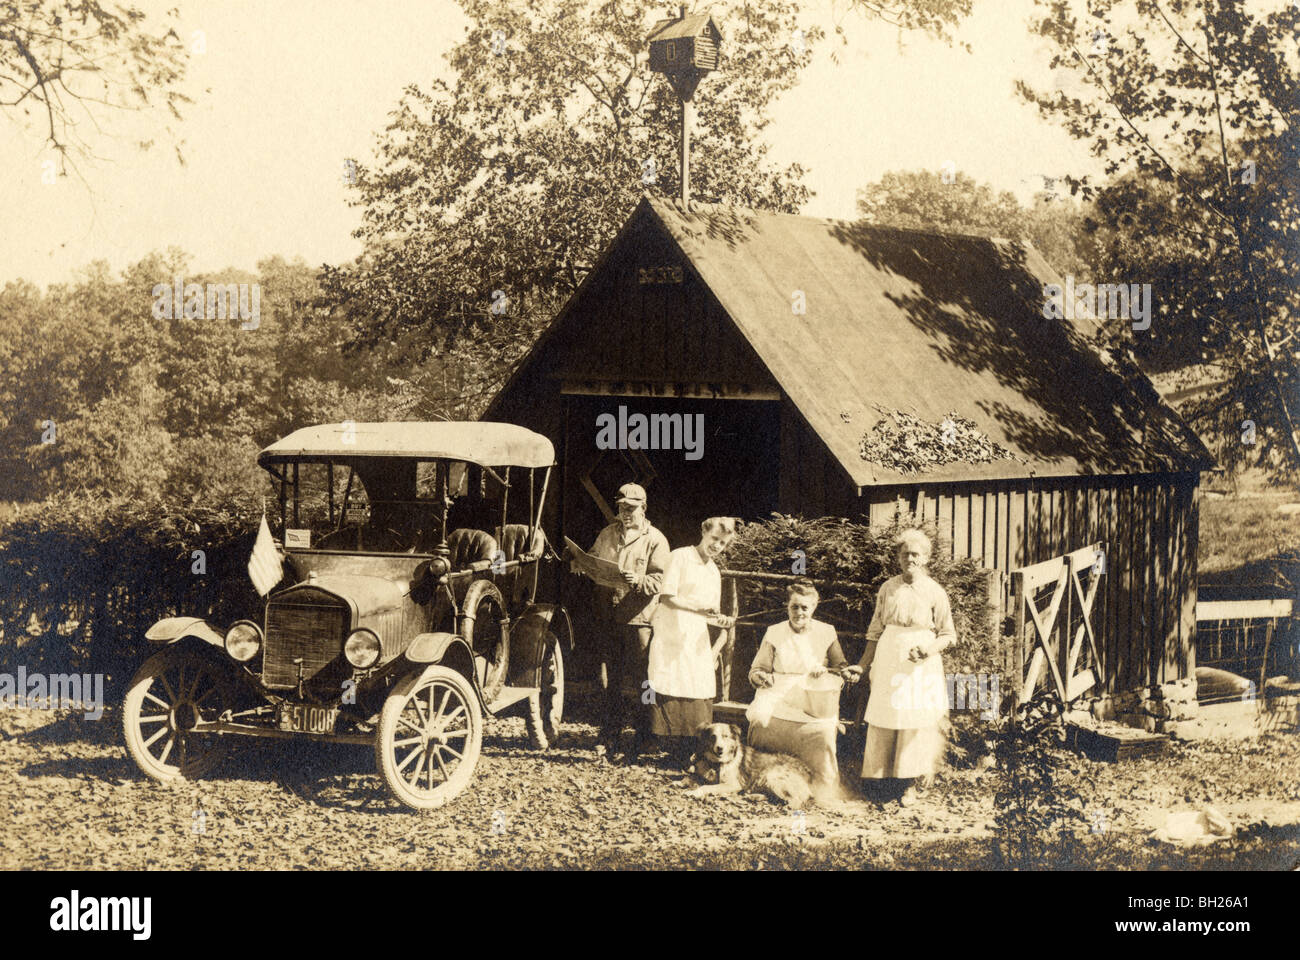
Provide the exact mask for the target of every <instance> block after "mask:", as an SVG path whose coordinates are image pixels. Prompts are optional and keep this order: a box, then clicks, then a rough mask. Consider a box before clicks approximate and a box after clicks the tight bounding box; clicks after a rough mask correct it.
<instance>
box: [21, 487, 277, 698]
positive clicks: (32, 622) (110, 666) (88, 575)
mask: <svg viewBox="0 0 1300 960" xmlns="http://www.w3.org/2000/svg"><path fill="white" fill-rule="evenodd" d="M260 516H261V500H260V498H259V497H256V496H254V497H246V498H244V499H242V500H241V499H231V500H228V501H226V502H225V503H222V504H220V505H215V506H214V505H208V506H204V507H191V508H186V509H179V508H176V507H167V506H164V505H163V504H162V503H160V502H139V501H133V500H126V499H107V498H96V497H88V496H84V495H80V496H63V497H60V498H57V499H51V500H45V501H42V502H39V503H29V504H23V505H21V506H18V507H17V508H15V509H14V510H13V512H12V513H11V514H10V515H9V516H8V517H7V518H6V519H5V522H4V524H3V527H0V650H3V655H2V659H3V662H4V664H5V665H6V669H8V670H14V669H16V668H17V667H18V666H19V665H22V666H25V667H26V669H27V670H28V671H29V672H31V671H38V670H39V671H43V672H47V673H48V672H64V671H69V670H76V671H79V672H102V673H105V674H107V675H108V676H109V678H110V684H109V685H110V686H111V687H113V688H114V690H115V691H120V689H121V686H120V685H121V684H124V683H125V682H126V681H127V680H128V679H129V678H130V674H131V673H132V672H133V671H134V669H135V666H136V665H138V663H139V662H140V661H141V660H142V659H143V658H144V656H145V655H146V654H147V651H148V649H149V645H148V643H147V641H145V639H144V632H145V630H147V629H148V628H149V626H151V625H152V624H153V623H154V622H155V621H157V620H159V619H161V618H162V617H166V616H181V615H186V616H198V617H205V618H210V619H212V620H213V621H214V622H215V623H217V624H218V625H219V626H222V627H224V626H225V625H226V624H227V623H228V622H230V621H231V620H234V619H237V618H238V617H240V616H247V615H249V614H250V613H253V614H255V613H256V611H257V610H258V609H259V604H258V597H257V594H256V592H255V591H254V590H253V587H252V584H251V582H250V581H249V578H248V572H247V563H248V557H249V554H250V553H251V552H252V544H253V539H254V537H255V536H256V532H257V523H258V520H259V519H260ZM195 551H202V564H201V572H195V571H196V569H197V568H198V565H199V558H197V557H196V556H195V554H194V552H195Z"/></svg>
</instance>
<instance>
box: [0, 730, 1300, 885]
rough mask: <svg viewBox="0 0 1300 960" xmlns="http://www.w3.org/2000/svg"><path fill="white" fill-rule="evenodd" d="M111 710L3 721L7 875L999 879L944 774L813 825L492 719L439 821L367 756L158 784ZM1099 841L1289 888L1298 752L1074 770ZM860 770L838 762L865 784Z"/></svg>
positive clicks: (808, 819) (305, 749)
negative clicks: (988, 871)
mask: <svg viewBox="0 0 1300 960" xmlns="http://www.w3.org/2000/svg"><path fill="white" fill-rule="evenodd" d="M118 723H119V721H118V716H117V714H116V712H106V713H105V715H104V717H103V718H102V719H101V720H100V721H98V722H88V721H83V720H81V719H80V718H79V717H77V716H75V715H70V714H66V713H48V712H41V711H28V710H11V711H5V712H3V713H0V734H2V735H3V737H2V739H0V769H3V771H4V775H3V777H0V867H5V868H9V869H14V868H18V869H78V870H82V869H85V870H117V869H205V870H213V869H220V870H253V869H329V870H345V869H352V870H355V869H375V868H398V869H411V868H464V869H495V868H579V869H581V868H593V867H621V868H643V869H644V868H655V867H667V868H690V867H711V868H746V869H753V868H760V869H761V868H781V867H809V868H819V867H835V868H846V869H858V868H875V869H880V868H920V869H924V868H927V867H938V866H944V867H976V868H978V867H983V866H988V865H989V863H990V861H989V859H988V857H989V849H990V837H991V830H992V825H993V814H994V809H993V793H994V790H995V789H996V782H995V774H994V772H993V771H990V770H983V769H977V770H950V771H947V772H946V773H944V774H941V775H940V777H939V778H938V780H937V781H936V784H935V786H934V788H933V789H932V790H931V791H930V792H929V793H928V794H927V795H926V796H925V797H924V798H923V799H922V801H921V803H920V804H918V805H917V806H916V807H914V808H912V809H910V810H907V811H903V810H902V809H901V808H899V807H898V805H897V804H896V803H895V804H890V805H887V806H885V807H884V808H883V809H882V808H880V807H878V806H876V805H874V804H871V803H869V802H867V801H865V800H862V799H860V798H853V799H849V800H847V801H845V802H844V803H843V804H841V805H840V806H838V807H834V808H824V807H823V808H816V807H814V808H812V809H809V810H808V811H806V812H804V813H803V814H802V815H799V814H795V813H792V812H790V811H788V810H785V809H784V808H781V807H778V806H776V805H774V804H772V803H770V802H768V801H767V800H766V799H763V798H760V797H748V796H745V797H710V798H701V797H693V796H688V795H687V794H686V793H685V792H684V791H681V790H678V789H675V788H674V787H673V780H674V779H676V775H675V774H674V773H673V772H672V771H671V770H669V769H668V767H667V763H666V761H664V762H663V764H662V765H661V766H655V765H653V764H652V765H648V766H638V767H632V768H624V767H611V766H609V765H607V764H605V763H604V762H603V761H600V760H598V759H597V758H596V755H595V753H594V750H593V747H594V743H595V728H594V727H592V726H589V725H586V724H580V723H578V724H567V725H566V728H565V737H564V739H563V740H562V741H561V744H560V746H559V747H558V748H556V749H554V750H551V751H549V752H547V753H544V754H542V753H537V752H534V751H532V750H530V749H529V748H528V746H527V743H526V740H525V737H524V729H523V722H522V721H521V720H514V719H509V720H499V721H493V722H491V723H490V724H489V726H488V732H487V736H485V738H484V747H483V756H482V759H481V760H480V762H479V767H478V771H477V774H476V777H475V781H474V783H473V784H472V785H471V787H470V788H469V789H468V790H467V791H466V792H465V793H464V794H462V795H461V796H460V797H459V798H457V800H456V801H455V802H454V803H452V804H451V805H449V806H448V807H445V808H443V809H441V810H436V811H430V812H427V813H415V812H410V811H408V810H406V809H405V808H403V807H401V806H399V805H398V804H397V803H396V802H394V801H393V800H391V799H389V797H388V796H387V794H386V792H385V791H384V788H383V785H382V783H381V781H380V778H379V776H378V775H377V774H376V773H375V771H374V767H373V754H372V753H371V751H370V750H369V749H368V748H363V747H351V746H333V745H314V744H300V743H290V742H286V741H273V740H244V739H240V740H237V741H236V743H235V746H236V747H238V748H240V749H239V752H238V753H236V754H235V758H234V759H233V760H231V761H228V762H227V763H226V764H225V765H224V766H223V767H222V769H221V770H220V771H218V772H217V773H216V774H214V776H213V777H212V779H209V780H205V781H202V782H200V783H185V784H180V785H174V786H173V785H161V784H157V783H154V782H153V781H151V780H148V779H146V778H145V777H144V776H143V775H142V774H141V773H139V771H137V769H136V768H135V766H134V764H133V763H132V762H131V761H130V759H129V758H128V757H127V754H126V749H125V747H124V746H123V745H122V742H121V732H120V727H119V725H118ZM1078 762H1079V769H1080V777H1081V783H1082V784H1083V785H1084V787H1085V792H1086V795H1088V796H1092V797H1095V798H1097V799H1096V800H1095V801H1094V802H1093V804H1092V808H1093V809H1096V810H1098V811H1100V814H1099V817H1100V820H1099V822H1100V823H1102V824H1103V825H1104V830H1103V831H1102V832H1101V833H1100V834H1099V835H1097V836H1089V837H1086V838H1085V843H1086V845H1087V849H1088V851H1089V852H1088V862H1087V864H1086V866H1099V867H1103V868H1126V867H1132V868H1138V869H1149V868H1167V867H1187V866H1190V867H1211V868H1213V867H1224V868H1233V867H1235V868H1238V869H1242V868H1245V869H1280V868H1286V869H1290V868H1293V867H1295V866H1296V865H1297V864H1298V863H1300V738H1298V737H1296V736H1295V735H1291V734H1282V735H1269V736H1267V737H1263V738H1260V739H1259V740H1256V741H1245V742H1241V741H1237V742H1224V741H1220V742H1215V741H1207V742H1203V743H1200V744H1195V745H1186V746H1180V745H1174V746H1172V747H1171V749H1170V751H1169V752H1168V753H1167V754H1166V756H1164V757H1162V758H1155V759H1146V760H1136V761H1127V762H1125V763H1122V764H1105V763H1094V762H1092V761H1088V760H1084V759H1080V760H1079V761H1078ZM852 764H853V758H851V757H845V758H844V769H845V771H846V772H850V771H851V767H852ZM1205 802H1211V803H1214V804H1215V805H1216V806H1217V807H1218V808H1219V809H1220V810H1222V811H1223V812H1224V813H1225V814H1227V815H1228V817H1229V819H1231V820H1232V821H1233V823H1234V824H1235V825H1237V826H1238V828H1239V830H1240V834H1239V837H1238V839H1237V840H1234V841H1231V842H1223V843H1218V844H1215V845H1213V846H1211V847H1205V848H1199V849H1192V850H1180V849H1175V848H1173V847H1171V846H1170V845H1168V844H1163V843H1159V842H1157V841H1155V840H1153V839H1150V833H1151V831H1152V830H1153V829H1154V828H1155V827H1157V826H1159V825H1160V823H1161V822H1163V816H1164V815H1165V813H1166V812H1167V811H1170V810H1174V809H1187V808H1189V807H1192V806H1197V805H1200V804H1203V803H1205Z"/></svg>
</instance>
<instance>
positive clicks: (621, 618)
mask: <svg viewBox="0 0 1300 960" xmlns="http://www.w3.org/2000/svg"><path fill="white" fill-rule="evenodd" d="M645 501H646V497H645V488H644V487H642V486H641V485H640V484H636V483H625V484H623V486H621V487H619V488H618V497H617V498H616V499H615V501H614V502H615V503H616V504H617V505H618V519H617V520H615V521H614V522H613V523H611V524H610V525H609V526H607V527H606V528H605V529H604V530H602V531H600V534H599V536H597V537H596V543H595V545H594V546H593V547H592V548H591V553H592V555H593V556H597V557H600V558H601V559H603V560H611V561H613V562H615V563H617V564H618V568H619V571H620V572H621V573H622V574H623V579H624V581H626V585H625V586H618V587H612V588H611V587H604V586H600V585H599V584H597V586H596V614H597V617H598V619H599V621H600V632H601V642H602V643H603V644H604V647H603V649H602V650H601V661H602V662H603V663H604V665H605V671H606V681H607V686H606V688H605V709H604V717H603V720H602V723H601V730H600V743H601V745H602V746H603V747H604V748H605V751H606V752H607V754H609V755H610V757H611V759H612V755H613V752H614V750H615V748H616V747H617V745H618V738H619V737H620V736H621V735H622V733H623V727H624V725H625V724H626V723H627V719H628V717H627V712H628V706H629V704H628V700H627V696H626V694H625V691H624V687H627V688H629V689H630V690H631V691H632V694H633V697H634V700H633V704H634V706H633V707H632V729H633V739H632V748H631V749H630V750H629V751H628V752H627V754H626V755H625V757H624V762H626V763H632V762H634V761H635V760H636V759H637V757H638V756H640V753H641V750H642V749H643V748H644V746H645V742H646V736H647V733H648V729H649V710H648V709H646V707H645V706H643V705H642V702H641V698H642V693H643V688H644V687H645V684H646V674H647V662H648V657H649V651H650V618H651V616H653V614H654V611H655V606H656V604H657V603H658V593H659V588H660V586H661V585H662V584H663V578H664V569H665V568H666V566H667V564H668V552H669V551H668V541H667V539H665V537H664V535H663V534H662V533H660V532H659V531H658V530H656V529H655V528H654V527H653V526H651V525H650V521H648V520H647V519H646V516H645Z"/></svg>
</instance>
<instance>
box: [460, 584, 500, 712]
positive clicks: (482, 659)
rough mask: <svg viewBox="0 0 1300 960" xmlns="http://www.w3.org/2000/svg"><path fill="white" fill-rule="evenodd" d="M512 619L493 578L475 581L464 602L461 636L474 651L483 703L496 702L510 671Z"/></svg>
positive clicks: (461, 617) (461, 616)
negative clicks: (507, 613) (507, 612)
mask: <svg viewBox="0 0 1300 960" xmlns="http://www.w3.org/2000/svg"><path fill="white" fill-rule="evenodd" d="M509 624H510V620H509V618H508V617H507V615H506V604H505V599H504V598H503V597H502V596H501V591H500V590H499V589H497V585H496V584H495V583H493V582H492V581H491V580H475V581H474V582H473V583H471V584H470V585H469V589H468V590H466V591H465V600H464V602H462V603H461V615H460V635H461V636H462V637H464V638H465V642H466V643H468V644H469V648H470V650H472V651H473V652H474V670H475V672H476V674H477V679H478V685H479V689H480V690H482V691H483V702H484V703H487V704H491V703H493V702H494V701H495V700H496V698H497V697H498V696H499V695H500V694H501V689H502V688H503V687H504V686H505V685H506V676H507V674H508V673H509V672H510V626H509Z"/></svg>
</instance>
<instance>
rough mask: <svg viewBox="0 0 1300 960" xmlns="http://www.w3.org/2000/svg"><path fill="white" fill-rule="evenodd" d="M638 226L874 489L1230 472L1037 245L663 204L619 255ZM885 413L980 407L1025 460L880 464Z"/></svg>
mask: <svg viewBox="0 0 1300 960" xmlns="http://www.w3.org/2000/svg"><path fill="white" fill-rule="evenodd" d="M638 218H649V219H650V221H651V222H652V223H654V224H656V225H657V226H658V228H659V229H661V230H662V231H663V232H664V233H665V234H666V235H667V236H669V237H670V238H671V239H672V240H673V241H674V242H675V243H676V245H677V246H678V247H679V248H680V249H681V251H682V254H683V256H684V259H685V260H686V261H687V262H688V264H689V265H690V267H691V268H693V269H694V271H695V272H696V273H697V274H698V276H699V278H700V279H701V281H702V282H703V283H704V285H705V286H706V287H707V288H708V290H709V291H710V292H711V293H712V295H713V296H714V297H715V298H716V300H717V301H718V304H719V305H720V306H721V307H722V309H723V311H724V312H725V313H726V314H727V315H728V316H729V317H730V319H731V321H732V322H733V323H734V324H735V326H736V328H737V329H738V331H739V332H740V334H741V335H742V336H743V337H744V338H745V339H746V340H747V341H748V342H749V344H750V345H751V346H752V347H753V349H754V351H755V352H756V353H757V354H758V356H759V358H760V359H761V360H762V362H763V363H764V364H765V365H766V366H767V368H768V369H769V370H770V372H771V373H772V375H773V377H774V378H775V380H776V381H777V383H778V384H779V385H780V387H781V390H782V391H783V392H784V393H785V394H786V396H788V397H789V399H790V401H791V402H792V404H793V405H794V407H795V408H796V409H797V410H798V412H799V413H800V415H801V416H802V417H803V419H804V420H805V422H806V423H807V425H808V427H809V428H810V429H811V430H812V431H813V432H814V433H815V434H816V435H817V436H818V437H819V438H820V439H821V440H822V442H823V443H824V444H825V445H826V447H827V449H828V450H829V451H830V453H831V454H832V456H833V457H834V459H835V460H836V461H837V462H838V463H839V464H840V465H841V466H842V467H843V468H844V470H845V471H846V473H847V474H848V476H849V477H850V478H851V480H852V481H853V483H854V484H855V485H857V486H858V487H859V488H862V487H866V486H874V485H879V484H897V483H909V484H914V483H934V482H946V481H959V480H978V479H994V478H1014V477H1026V476H1068V475H1075V474H1134V473H1161V472H1177V471H1191V470H1200V469H1205V468H1208V467H1210V466H1212V465H1213V459H1212V457H1211V456H1210V454H1209V452H1208V451H1207V450H1206V449H1205V447H1204V445H1203V444H1202V443H1201V441H1200V440H1199V439H1198V438H1197V437H1196V435H1195V434H1194V433H1193V432H1192V431H1191V430H1190V429H1189V428H1188V427H1187V425H1186V424H1185V423H1183V422H1182V420H1180V419H1179V417H1178V416H1177V414H1176V413H1174V411H1173V410H1172V409H1171V408H1170V407H1169V406H1168V405H1166V404H1165V403H1164V402H1163V401H1162V400H1161V399H1160V397H1159V395H1158V394H1157V393H1156V391H1155V390H1154V388H1153V387H1152V386H1151V384H1150V382H1149V381H1148V380H1147V379H1146V378H1145V377H1144V376H1142V375H1141V374H1140V373H1137V375H1136V376H1134V377H1130V378H1128V380H1127V382H1126V379H1125V378H1124V377H1122V376H1121V375H1120V369H1121V368H1120V366H1119V365H1118V364H1117V363H1116V361H1115V360H1113V359H1112V358H1110V357H1108V356H1102V355H1100V354H1098V353H1097V352H1096V351H1095V350H1094V349H1093V348H1092V347H1091V346H1089V345H1088V344H1087V342H1086V341H1085V337H1086V336H1087V335H1088V334H1090V333H1092V332H1095V330H1096V329H1097V326H1098V324H1097V322H1096V321H1093V320H1089V319H1078V320H1074V321H1067V320H1052V319H1046V318H1044V317H1043V316H1042V303H1043V286H1044V285H1045V284H1049V283H1060V282H1061V279H1060V277H1059V276H1057V274H1056V273H1055V272H1054V271H1053V270H1052V268H1051V267H1050V266H1048V264H1047V263H1046V261H1044V260H1043V258H1042V257H1041V256H1040V255H1039V254H1038V253H1037V251H1035V250H1034V249H1033V248H1032V247H1029V246H1026V245H1022V244H1018V243H1013V242H1010V241H1005V240H997V239H991V238H987V237H979V236H969V235H961V234H949V233H940V232H933V231H918V230H903V229H897V228H891V227H881V226H873V225H868V224H862V223H855V222H849V221H841V220H827V219H821V218H816V217H806V216H798V215H793V214H779V213H768V212H755V211H749V210H742V209H738V208H733V207H723V206H711V205H696V204H693V205H692V210H691V211H690V212H683V211H682V209H681V208H680V206H678V205H676V204H672V203H669V202H667V201H664V200H661V199H658V198H654V197H650V196H646V197H644V198H643V199H642V201H641V203H640V204H639V205H638V206H637V208H636V210H635V212H634V213H633V214H632V217H631V218H630V219H629V221H628V224H627V225H625V228H624V230H623V231H622V232H621V233H620V238H616V240H615V241H614V243H613V244H612V245H611V248H610V250H607V251H606V257H605V258H602V262H604V260H605V259H607V258H608V255H609V253H610V252H612V250H613V249H614V247H616V246H617V245H618V244H619V243H620V242H621V240H622V238H625V237H626V235H627V227H628V226H631V225H632V224H633V223H634V222H636V221H637V220H638ZM599 269H600V266H599V265H598V266H597V268H596V270H599ZM585 287H586V285H585V284H584V289H585ZM584 289H580V290H579V291H578V292H577V293H576V294H575V295H574V298H573V299H572V300H571V301H570V303H569V305H568V306H567V307H566V308H565V310H563V311H561V314H560V315H559V316H558V317H557V318H556V321H555V323H554V324H553V327H552V329H554V327H555V326H558V325H559V324H561V323H563V321H564V319H565V317H566V316H567V315H568V314H569V312H570V309H571V307H572V306H573V303H574V302H575V301H576V300H578V299H579V298H580V297H582V295H583V292H584ZM796 291H799V292H801V293H802V299H803V302H804V303H805V304H806V311H805V312H804V313H802V314H797V313H795V312H794V309H793V301H794V298H795V297H796ZM1107 322H1127V321H1107ZM1156 322H1157V323H1158V322H1159V319H1157V321H1156ZM549 332H550V331H548V333H549ZM546 339H547V336H546V335H545V334H544V335H543V338H542V341H545V340H546ZM542 341H539V344H538V346H540V345H541V342H542ZM536 350H537V347H535V348H534V352H533V354H530V356H529V357H528V358H526V359H525V361H524V364H527V363H528V362H529V361H530V360H531V359H532V358H533V356H535V355H536ZM1134 372H1136V371H1134ZM645 374H646V375H647V376H653V371H645ZM512 379H513V378H512ZM509 386H510V385H509V384H507V386H506V388H504V389H503V391H502V392H503V393H504V392H505V391H506V390H509ZM496 406H497V403H496V402H495V401H494V403H493V405H492V407H493V408H495V407H496ZM882 407H883V408H885V409H886V410H900V411H904V412H908V413H912V414H914V415H916V416H918V417H921V418H923V419H925V420H928V421H931V422H934V423H938V422H940V421H942V420H943V419H944V418H945V416H946V415H947V414H948V413H949V412H953V413H956V414H958V415H959V416H963V417H967V418H969V419H971V420H973V421H975V423H976V424H977V425H978V427H979V429H980V430H981V431H982V432H983V433H985V434H986V435H987V436H988V437H989V438H990V439H992V440H994V441H996V442H997V443H999V444H1001V445H1002V446H1004V447H1006V448H1007V449H1009V450H1010V451H1011V452H1012V453H1013V454H1015V455H1016V456H1017V457H1019V458H1021V459H1020V460H1005V459H1004V460H998V461H994V462H992V463H986V464H969V463H950V464H946V465H943V466H940V467H937V468H935V469H932V470H928V471H926V472H925V473H922V474H908V475H904V474H901V473H898V472H895V471H893V470H890V469H887V468H884V467H882V466H879V465H876V464H872V463H868V462H867V461H865V460H863V459H862V457H861V456H860V453H859V444H860V441H861V440H862V438H863V436H864V434H865V433H866V432H867V431H868V430H870V429H871V427H872V426H873V425H874V424H875V423H876V422H877V421H879V420H880V419H881V416H882V415H881V412H880V409H879V408H882ZM490 409H491V408H490ZM489 413H490V410H489Z"/></svg>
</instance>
